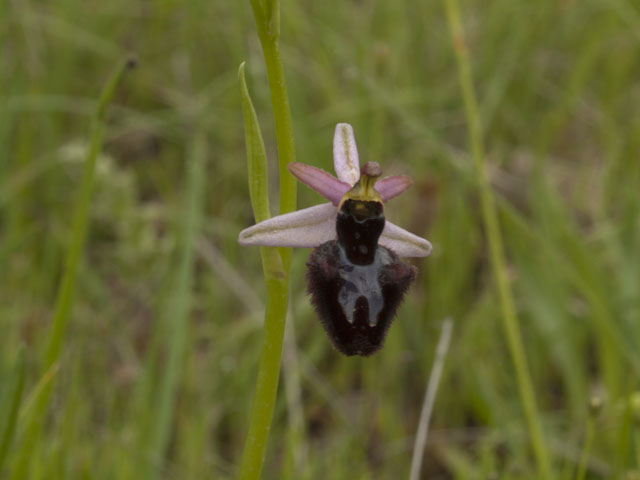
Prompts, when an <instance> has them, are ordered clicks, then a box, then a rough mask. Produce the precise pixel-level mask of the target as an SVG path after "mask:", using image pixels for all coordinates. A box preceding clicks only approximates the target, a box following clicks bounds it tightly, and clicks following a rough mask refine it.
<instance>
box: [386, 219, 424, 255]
mask: <svg viewBox="0 0 640 480" xmlns="http://www.w3.org/2000/svg"><path fill="white" fill-rule="evenodd" d="M378 243H380V245H382V246H383V247H387V248H388V249H389V250H392V251H393V252H395V253H396V255H398V256H399V257H426V256H428V255H429V254H430V253H431V250H432V249H433V247H432V246H431V243H430V242H429V241H428V240H426V239H424V238H422V237H419V236H417V235H414V234H413V233H410V232H407V231H406V230H405V229H404V228H400V227H399V226H397V225H395V224H393V223H391V222H390V221H388V220H387V221H386V222H385V224H384V230H382V235H381V236H380V240H379V241H378Z"/></svg>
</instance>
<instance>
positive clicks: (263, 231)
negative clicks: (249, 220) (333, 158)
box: [238, 203, 337, 248]
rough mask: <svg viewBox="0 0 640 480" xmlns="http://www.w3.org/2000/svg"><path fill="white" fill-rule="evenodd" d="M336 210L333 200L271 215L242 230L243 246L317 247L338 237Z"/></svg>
mask: <svg viewBox="0 0 640 480" xmlns="http://www.w3.org/2000/svg"><path fill="white" fill-rule="evenodd" d="M336 213H337V209H336V207H334V206H333V205H332V204H330V203H323V204H322V205H315V206H313V207H309V208H305V209H303V210H297V211H295V212H291V213H286V214H284V215H278V216H277V217H272V218H270V219H268V220H265V221H263V222H260V223H257V224H255V225H253V226H252V227H249V228H246V229H244V230H243V231H241V232H240V235H239V236H238V243H239V244H240V245H262V246H267V247H298V248H302V247H317V246H318V245H320V244H322V243H324V242H328V241H329V240H334V239H335V238H336Z"/></svg>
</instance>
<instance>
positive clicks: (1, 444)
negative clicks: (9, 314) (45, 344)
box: [0, 346, 27, 474]
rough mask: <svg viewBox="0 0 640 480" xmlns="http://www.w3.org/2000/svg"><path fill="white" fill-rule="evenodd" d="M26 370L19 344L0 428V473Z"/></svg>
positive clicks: (12, 429) (10, 438)
mask: <svg viewBox="0 0 640 480" xmlns="http://www.w3.org/2000/svg"><path fill="white" fill-rule="evenodd" d="M26 371H27V369H26V354H25V348H24V346H21V347H20V350H19V351H18V358H17V360H16V364H15V366H14V367H13V371H12V375H11V387H10V388H9V389H8V390H7V393H8V395H7V398H8V399H9V403H8V408H7V418H6V422H5V425H4V427H3V428H2V429H0V474H1V473H2V467H3V466H4V462H5V459H6V456H7V452H8V450H9V447H10V446H11V443H12V442H13V439H14V434H15V431H16V428H15V427H16V423H17V420H18V410H19V408H20V401H21V400H22V392H23V390H24V378H25V374H26Z"/></svg>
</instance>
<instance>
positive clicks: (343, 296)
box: [238, 123, 431, 355]
mask: <svg viewBox="0 0 640 480" xmlns="http://www.w3.org/2000/svg"><path fill="white" fill-rule="evenodd" d="M333 161H334V168H335V171H336V174H337V176H338V178H335V177H333V176H332V175H330V174H328V173H326V172H324V171H322V170H320V169H318V168H315V167H312V166H311V165H305V164H302V163H297V162H296V163H291V164H289V166H288V168H289V171H290V172H291V173H292V174H293V175H294V176H295V177H296V178H297V179H298V180H300V181H301V182H302V183H304V184H305V185H307V186H309V187H310V188H312V189H314V190H315V191H317V192H318V193H320V194H321V195H322V196H324V197H325V198H327V199H328V200H329V201H330V203H325V204H322V205H316V206H314V207H310V208H306V209H303V210H298V211H296V212H292V213H287V214H284V215H279V216H277V217H273V218H270V219H268V220H265V221H263V222H260V223H258V224H256V225H254V226H252V227H250V228H247V229H245V230H243V231H242V232H240V236H239V238H238V241H239V243H240V244H241V245H263V246H279V247H317V248H315V249H314V251H313V252H312V254H311V256H310V258H309V262H308V263H307V268H308V269H307V290H308V292H309V293H310V294H311V300H312V303H313V304H314V306H315V308H316V311H317V312H318V315H319V317H320V320H321V321H322V324H323V326H324V328H325V330H326V331H327V333H328V335H329V337H330V338H331V340H332V341H333V343H334V345H335V346H336V348H337V349H338V350H340V351H341V352H343V353H344V354H346V355H369V354H371V353H373V352H374V351H376V350H378V349H379V348H380V347H381V346H382V343H383V341H384V337H385V335H386V332H387V330H388V328H389V325H390V324H391V321H392V320H393V317H394V316H395V313H396V310H397V308H398V306H399V305H400V303H402V298H403V296H404V293H405V292H406V290H407V289H408V287H409V285H410V284H411V282H412V281H413V280H414V279H415V276H416V269H415V267H413V266H411V265H408V264H406V263H404V262H402V261H400V260H399V258H398V257H399V256H400V257H425V256H427V255H429V253H431V244H430V243H429V241H427V240H425V239H424V238H421V237H418V236H417V235H414V234H412V233H409V232H407V231H406V230H404V229H402V228H400V227H398V226H397V225H394V224H393V223H391V222H389V221H387V220H386V219H385V217H384V208H383V202H386V201H388V200H390V199H391V198H393V197H395V196H397V195H399V194H401V193H402V192H404V191H405V190H406V189H407V188H409V187H410V186H411V185H412V181H411V178H410V177H408V176H406V175H401V176H393V177H387V178H383V179H381V180H377V181H376V179H377V178H378V177H380V175H381V173H382V171H381V169H380V166H379V165H378V164H377V163H375V162H367V163H365V164H364V165H363V166H362V169H360V162H359V159H358V150H357V148H356V142H355V139H354V136H353V129H352V128H351V125H349V124H346V123H340V124H338V125H337V126H336V131H335V135H334V138H333Z"/></svg>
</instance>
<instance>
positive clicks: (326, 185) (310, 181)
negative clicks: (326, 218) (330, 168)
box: [287, 162, 351, 206]
mask: <svg viewBox="0 0 640 480" xmlns="http://www.w3.org/2000/svg"><path fill="white" fill-rule="evenodd" d="M287 168H288V169H289V171H290V172H291V174H292V175H293V176H294V177H296V178H297V179H298V180H300V181H301V182H302V183H304V184H305V185H306V186H307V187H309V188H312V189H313V190H315V191H316V192H318V193H319V194H320V195H322V196H323V197H324V198H326V199H327V200H331V203H333V204H334V205H336V206H337V205H338V204H339V203H340V199H341V198H342V196H343V195H344V194H345V193H347V192H348V191H349V189H350V188H351V185H349V184H348V183H345V182H341V181H340V180H338V179H337V178H335V177H334V176H332V175H329V174H328V173H327V172H325V171H324V170H320V169H319V168H316V167H312V166H311V165H306V164H304V163H298V162H292V163H290V164H289V165H287Z"/></svg>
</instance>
